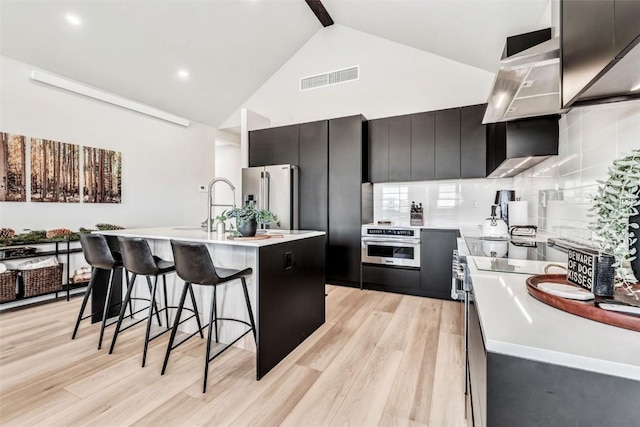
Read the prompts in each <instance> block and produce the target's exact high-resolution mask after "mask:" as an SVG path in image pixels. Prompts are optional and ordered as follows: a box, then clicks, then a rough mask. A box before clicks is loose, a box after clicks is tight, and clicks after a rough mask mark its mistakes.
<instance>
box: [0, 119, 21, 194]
mask: <svg viewBox="0 0 640 427" xmlns="http://www.w3.org/2000/svg"><path fill="white" fill-rule="evenodd" d="M0 138H1V139H0V202H24V201H26V200H27V188H26V186H27V179H26V178H27V177H26V176H25V173H26V171H25V145H24V136H22V135H13V134H10V133H4V132H0Z"/></svg>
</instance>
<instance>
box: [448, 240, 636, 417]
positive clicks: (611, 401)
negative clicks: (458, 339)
mask: <svg viewBox="0 0 640 427" xmlns="http://www.w3.org/2000/svg"><path fill="white" fill-rule="evenodd" d="M462 234H463V235H467V236H469V235H470V234H471V233H465V232H464V231H462ZM539 239H540V237H539ZM544 240H546V239H544ZM458 249H459V251H460V253H463V252H464V251H465V250H468V249H469V248H467V247H466V243H464V240H462V239H461V240H459V247H458ZM487 259H488V258H478V259H476V257H471V256H470V257H468V260H467V261H468V267H469V273H470V277H471V282H472V287H473V298H474V301H473V303H472V304H471V309H470V312H469V327H468V336H469V367H470V372H469V373H470V386H471V402H470V403H471V404H472V406H473V417H474V425H477V426H478V425H480V426H511V425H518V426H539V425H545V426H564V425H607V426H618V425H619V426H627V425H629V426H630V425H638V424H637V423H638V420H640V407H639V406H638V405H637V396H638V394H639V393H640V359H639V358H638V354H640V333H637V332H633V331H630V330H626V329H621V328H617V327H614V326H609V325H605V324H602V323H598V322H594V321H592V320H588V319H584V318H581V317H578V316H574V315H572V314H569V313H566V312H563V311H561V310H557V309H555V308H553V307H551V306H548V305H546V304H544V303H542V302H540V301H538V300H536V299H535V298H533V297H532V296H530V295H529V294H528V292H527V289H526V279H527V277H529V275H527V274H514V273H505V272H499V271H496V272H487V271H483V269H484V268H483V269H481V268H480V267H483V266H484V264H485V263H486V260H487ZM518 262H519V263H520V264H519V265H520V266H522V264H523V263H529V265H527V270H529V271H534V270H538V269H539V270H540V271H538V274H541V273H542V272H543V271H542V269H543V267H544V264H547V263H546V262H541V261H518ZM556 262H557V261H556Z"/></svg>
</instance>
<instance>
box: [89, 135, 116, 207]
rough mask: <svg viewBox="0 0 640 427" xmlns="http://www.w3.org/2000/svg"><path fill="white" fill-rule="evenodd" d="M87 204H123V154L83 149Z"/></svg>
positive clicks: (91, 148) (90, 148) (97, 149)
mask: <svg viewBox="0 0 640 427" xmlns="http://www.w3.org/2000/svg"><path fill="white" fill-rule="evenodd" d="M83 149H84V150H83V161H84V192H83V197H84V198H83V200H84V202H85V203H121V202H122V188H121V177H122V153H120V152H119V151H112V150H103V149H101V148H93V147H83Z"/></svg>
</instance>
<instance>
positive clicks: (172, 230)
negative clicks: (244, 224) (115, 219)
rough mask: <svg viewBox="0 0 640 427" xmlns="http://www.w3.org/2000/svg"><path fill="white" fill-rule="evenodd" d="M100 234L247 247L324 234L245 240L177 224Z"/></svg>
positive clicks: (288, 234) (297, 233) (284, 232)
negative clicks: (219, 235) (220, 235)
mask: <svg viewBox="0 0 640 427" xmlns="http://www.w3.org/2000/svg"><path fill="white" fill-rule="evenodd" d="M98 233H100V234H104V235H106V236H123V237H142V238H145V239H155V240H171V239H173V240H183V241H187V242H202V243H212V244H216V245H230V246H249V247H256V248H259V247H263V246H270V245H277V244H279V243H286V242H292V241H294V240H301V239H308V238H310V237H317V236H322V235H324V234H326V233H325V232H324V231H312V230H293V231H290V230H272V229H270V230H268V231H267V234H276V235H278V234H279V235H283V236H284V237H272V238H270V239H263V240H245V239H233V240H229V239H228V236H229V233H226V234H225V236H223V237H220V238H219V237H218V235H217V233H216V232H215V231H214V232H212V233H207V231H206V230H202V229H200V228H197V227H189V226H178V227H157V228H128V229H124V230H108V231H98Z"/></svg>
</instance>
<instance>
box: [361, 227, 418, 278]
mask: <svg viewBox="0 0 640 427" xmlns="http://www.w3.org/2000/svg"><path fill="white" fill-rule="evenodd" d="M361 241H362V263H363V264H378V265H390V266H396V267H412V268H420V229H412V228H402V227H380V226H374V225H363V226H362V238H361Z"/></svg>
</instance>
